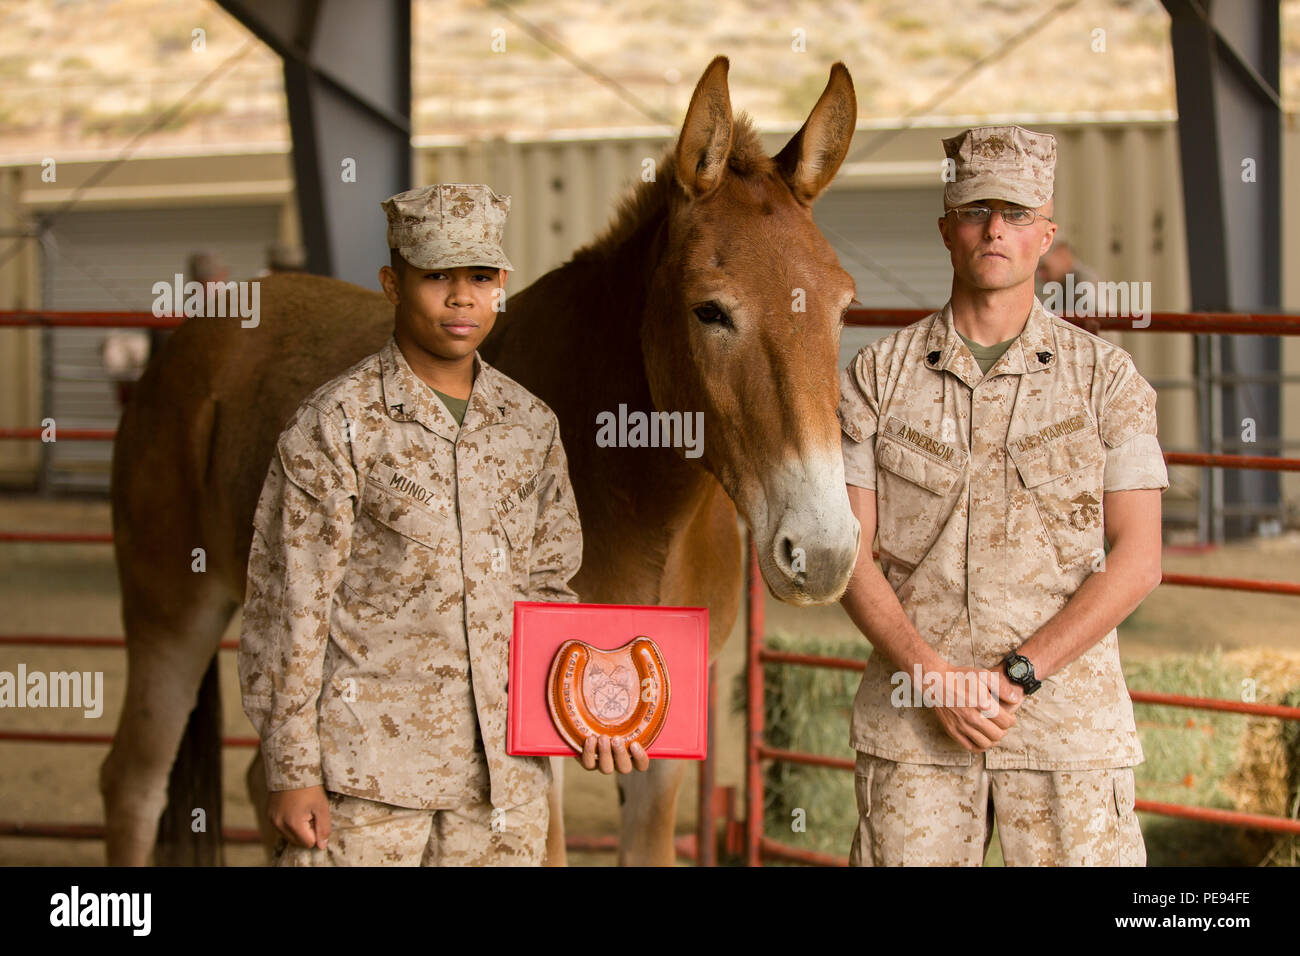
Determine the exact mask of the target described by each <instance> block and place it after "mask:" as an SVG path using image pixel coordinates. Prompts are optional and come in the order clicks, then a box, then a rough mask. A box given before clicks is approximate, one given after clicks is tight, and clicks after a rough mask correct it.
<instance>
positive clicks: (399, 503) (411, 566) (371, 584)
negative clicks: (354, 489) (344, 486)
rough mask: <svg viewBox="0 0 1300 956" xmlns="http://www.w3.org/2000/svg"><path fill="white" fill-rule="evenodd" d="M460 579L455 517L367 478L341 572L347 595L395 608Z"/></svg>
mask: <svg viewBox="0 0 1300 956" xmlns="http://www.w3.org/2000/svg"><path fill="white" fill-rule="evenodd" d="M459 581H460V533H459V529H458V527H457V525H456V519H455V517H453V516H451V515H448V514H444V513H442V512H441V511H439V510H437V509H435V508H433V507H429V506H426V505H422V504H419V503H417V502H415V501H413V500H411V499H410V498H409V497H407V496H405V495H400V494H398V493H396V492H395V491H392V490H390V489H388V488H386V487H384V485H383V484H381V483H380V482H379V481H376V480H373V479H371V480H368V481H367V482H366V487H365V494H364V496H363V498H362V501H361V505H360V506H359V508H358V511H357V517H356V521H355V523H354V525H353V532H352V552H351V554H350V556H349V558H348V569H347V572H346V573H345V574H344V577H343V584H344V585H345V587H346V588H347V589H349V590H350V591H351V592H352V593H351V595H350V596H351V597H355V598H356V599H359V600H361V601H363V602H364V603H366V604H369V605H371V606H372V607H375V608H378V609H379V610H382V611H385V612H387V613H390V614H395V613H399V612H404V611H414V610H417V609H421V608H427V606H428V602H429V601H440V600H441V599H442V598H444V597H445V596H446V595H447V593H448V592H449V591H457V592H459Z"/></svg>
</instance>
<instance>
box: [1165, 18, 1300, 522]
mask: <svg viewBox="0 0 1300 956" xmlns="http://www.w3.org/2000/svg"><path fill="white" fill-rule="evenodd" d="M1164 5H1165V8H1166V9H1167V10H1168V11H1169V15H1170V17H1171V18H1172V27H1171V33H1170V36H1171V41H1172V44H1173V50H1174V75H1175V78H1176V82H1177V97H1178V133H1179V145H1180V152H1181V155H1182V172H1183V202H1184V206H1185V208H1186V214H1187V215H1186V218H1187V249H1188V265H1189V271H1190V274H1191V284H1192V305H1191V308H1192V309H1193V310H1194V311H1202V310H1205V311H1210V310H1229V311H1237V312H1277V311H1279V310H1280V308H1281V304H1282V278H1281V277H1282V271H1281V268H1282V267H1281V263H1282V249H1281V242H1282V230H1281V213H1282V166H1281V162H1282V149H1281V131H1282V125H1281V124H1282V111H1281V101H1280V98H1279V94H1278V79H1279V67H1280V23H1279V9H1278V0H1232V2H1227V0H1213V2H1212V0H1164ZM1197 338H1198V343H1197V349H1196V364H1197V376H1198V379H1199V380H1200V382H1201V388H1200V389H1199V391H1198V405H1199V411H1200V428H1201V439H1202V444H1203V445H1204V447H1205V448H1206V450H1207V451H1212V452H1213V451H1219V450H1220V449H1222V448H1224V447H1227V448H1234V447H1239V443H1240V441H1241V439H1242V433H1243V428H1245V427H1246V426H1245V424H1244V423H1245V422H1246V420H1247V419H1249V420H1251V421H1252V422H1253V423H1254V433H1255V436H1256V443H1255V444H1254V445H1253V446H1250V447H1251V453H1253V454H1257V455H1279V454H1281V445H1280V442H1281V434H1282V427H1281V425H1282V422H1281V397H1280V389H1279V387H1278V386H1277V385H1276V384H1269V383H1267V382H1263V381H1240V380H1238V379H1237V378H1234V377H1237V376H1240V377H1244V378H1246V379H1250V378H1256V379H1259V378H1263V377H1266V376H1269V375H1273V376H1276V375H1278V374H1279V373H1280V371H1281V344H1280V340H1279V339H1278V338H1276V337H1266V336H1253V335H1252V336H1214V337H1202V336H1198V337H1197ZM1201 339H1205V340H1204V341H1200V340H1201ZM1220 376H1222V377H1226V379H1227V381H1226V382H1225V381H1224V380H1223V378H1221V377H1220ZM1204 475H1205V480H1204V481H1203V482H1202V531H1203V533H1205V534H1208V537H1209V538H1210V539H1212V540H1222V538H1223V537H1224V536H1227V537H1239V536H1242V535H1248V534H1254V533H1256V532H1257V531H1258V530H1259V529H1260V527H1261V524H1262V523H1264V522H1273V521H1277V519H1279V518H1281V517H1282V497H1281V483H1280V481H1279V476H1278V475H1276V474H1269V473H1263V472H1250V471H1235V470H1234V471H1230V472H1227V473H1222V472H1217V471H1214V470H1211V469H1207V470H1206V471H1205V472H1204Z"/></svg>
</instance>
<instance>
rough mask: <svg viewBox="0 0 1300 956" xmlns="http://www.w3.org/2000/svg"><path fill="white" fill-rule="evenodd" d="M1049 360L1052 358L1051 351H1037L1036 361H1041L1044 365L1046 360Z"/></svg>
mask: <svg viewBox="0 0 1300 956" xmlns="http://www.w3.org/2000/svg"><path fill="white" fill-rule="evenodd" d="M1051 360H1052V353H1051V352H1039V353H1038V361H1039V362H1041V363H1042V364H1043V365H1046V364H1047V363H1048V362H1050V361H1051Z"/></svg>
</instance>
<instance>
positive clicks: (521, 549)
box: [493, 477, 537, 589]
mask: <svg viewBox="0 0 1300 956" xmlns="http://www.w3.org/2000/svg"><path fill="white" fill-rule="evenodd" d="M536 483H537V480H536V478H535V477H534V478H531V479H529V480H528V481H525V482H523V483H522V484H521V485H520V486H519V487H518V488H516V489H515V490H514V491H513V492H511V493H510V494H507V495H505V496H504V497H502V498H500V499H499V500H498V501H497V502H496V505H495V506H494V508H493V510H494V512H495V514H496V521H497V526H498V527H499V528H500V530H501V536H502V538H503V539H504V541H503V547H504V549H505V551H506V557H507V558H508V559H509V562H510V570H511V573H512V575H513V576H514V578H515V579H516V582H517V583H518V584H519V586H520V587H522V588H525V589H526V587H527V583H526V582H527V579H528V568H529V564H530V562H531V561H532V551H533V534H534V532H535V531H536V527H537V496H536V490H535V489H536ZM521 494H522V495H523V498H522V500H521V498H520V495H521Z"/></svg>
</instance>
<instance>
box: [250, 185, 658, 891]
mask: <svg viewBox="0 0 1300 956" xmlns="http://www.w3.org/2000/svg"><path fill="white" fill-rule="evenodd" d="M383 207H384V210H385V212H386V213H387V217H388V245H389V247H390V249H391V250H392V252H391V263H390V265H387V266H384V267H383V268H382V269H381V270H380V274H379V278H380V282H381V283H382V285H383V289H384V293H385V295H386V296H387V297H388V300H389V301H390V302H392V303H393V305H394V307H395V308H394V316H395V322H394V330H393V335H392V337H391V338H390V339H389V341H388V342H387V344H386V345H385V346H384V347H383V348H382V349H381V350H380V351H379V352H377V353H375V354H374V355H371V356H369V357H368V358H365V359H363V360H362V361H360V362H358V363H357V364H356V365H354V366H353V367H352V368H350V369H349V370H348V371H346V372H344V373H343V374H342V375H340V376H339V377H338V378H336V379H334V380H333V381H331V382H328V383H326V384H324V385H322V386H321V387H320V388H318V389H316V391H315V392H313V393H312V395H311V396H310V397H309V398H308V399H307V400H306V401H305V402H303V404H302V405H301V407H299V409H298V411H297V412H296V413H295V415H294V416H293V418H292V420H291V421H290V422H289V424H288V426H287V427H286V428H285V429H284V431H283V433H282V434H281V435H280V438H279V442H278V445H277V448H276V452H275V454H274V455H273V456H272V459H271V464H270V468H269V470H268V472H267V476H266V482H265V484H264V485H263V487H262V493H261V497H260V499H259V501H258V505H257V512H256V517H255V519H254V525H255V531H254V536H253V545H252V550H251V553H250V555H249V565H248V588H247V598H246V601H245V604H244V617H243V630H242V634H241V640H240V651H239V674H240V684H241V687H242V690H243V705H244V710H245V711H246V712H247V713H248V716H249V718H250V719H251V720H252V722H253V725H254V727H256V729H257V732H258V734H259V736H260V737H261V742H262V743H261V746H262V753H263V755H264V758H265V762H266V772H267V783H268V786H269V788H270V790H271V791H272V793H271V795H270V806H269V815H270V817H271V819H272V822H273V823H274V824H275V825H276V827H277V828H278V829H279V830H280V832H281V833H282V834H283V839H282V840H281V841H280V847H279V848H278V849H277V856H276V863H277V865H281V866H318V865H375V864H396V865H444V866H445V865H477V864H539V863H541V862H542V857H543V854H544V850H545V837H546V831H547V824H548V808H547V790H548V786H549V784H550V781H551V770H550V766H549V763H548V760H547V758H542V757H514V756H510V755H508V754H507V753H506V750H505V747H506V727H505V725H506V709H507V699H508V691H509V688H508V686H507V678H508V669H507V662H508V654H509V641H510V634H511V629H512V625H513V605H514V602H515V601H517V600H528V601H564V602H573V601H576V600H577V595H576V594H574V592H573V591H572V590H571V589H570V586H569V581H570V579H571V578H572V577H573V575H574V574H575V573H577V571H578V567H579V564H580V561H581V556H582V532H581V529H580V527H579V524H578V511H577V505H576V503H575V501H574V496H573V490H572V487H571V485H570V483H569V475H568V469H567V465H566V459H565V454H564V448H563V447H562V445H561V443H560V435H559V428H558V423H557V421H556V417H555V415H554V413H552V411H551V410H550V408H548V407H547V406H546V405H545V404H543V403H542V402H541V401H540V400H539V399H537V398H536V397H535V396H533V395H532V394H530V393H529V392H528V391H526V390H525V389H524V388H523V387H522V386H520V385H519V384H518V383H516V382H515V381H513V380H512V379H510V378H508V377H506V376H505V375H503V374H502V373H501V372H498V371H497V370H496V369H494V368H492V367H491V366H489V365H488V364H487V363H486V362H484V361H483V360H482V358H481V357H480V356H479V355H478V352H477V349H478V346H479V344H480V343H481V342H482V341H483V339H484V338H485V337H486V336H487V334H488V332H489V331H490V330H491V329H492V325H493V322H494V319H495V317H496V313H497V311H498V308H497V303H498V301H499V297H500V295H501V290H503V288H504V282H505V275H506V272H507V271H509V270H511V269H512V266H511V264H510V262H509V260H508V259H506V257H505V254H504V252H503V251H502V248H501V234H502V230H503V227H504V225H505V221H506V215H507V213H508V212H509V208H510V197H508V196H498V195H497V194H496V193H494V192H493V191H492V190H491V189H489V188H488V187H487V186H483V185H462V184H441V185H433V186H426V187H423V188H420V189H413V190H410V191H408V192H404V193H400V194H399V195H396V196H393V197H392V198H391V199H388V200H386V201H385V202H384V203H383ZM605 748H606V749H607V748H608V744H607V743H606V744H605ZM601 756H602V757H603V758H606V759H608V758H607V757H606V754H605V752H604V751H602V754H601ZM642 756H643V755H642V754H638V757H642ZM622 757H623V760H626V759H627V756H626V751H625V752H624V753H623V754H622ZM640 764H641V761H640V760H638V767H640ZM586 765H588V766H589V767H590V766H592V761H590V760H588V761H586ZM601 769H602V770H605V771H606V772H608V770H607V769H606V768H605V767H603V766H602V768H601ZM621 769H623V768H622V767H620V770H621Z"/></svg>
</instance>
